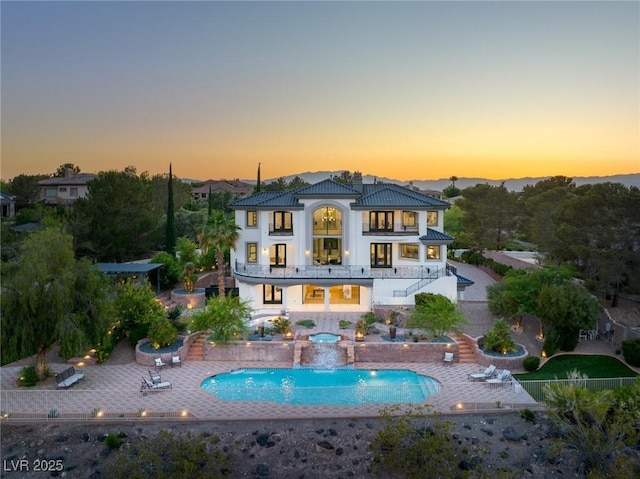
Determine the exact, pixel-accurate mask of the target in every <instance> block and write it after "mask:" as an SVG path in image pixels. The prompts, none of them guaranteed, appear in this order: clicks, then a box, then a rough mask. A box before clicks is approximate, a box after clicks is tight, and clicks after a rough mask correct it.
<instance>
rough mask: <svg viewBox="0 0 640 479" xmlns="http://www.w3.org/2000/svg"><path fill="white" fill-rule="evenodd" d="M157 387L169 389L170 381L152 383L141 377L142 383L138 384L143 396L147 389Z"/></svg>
mask: <svg viewBox="0 0 640 479" xmlns="http://www.w3.org/2000/svg"><path fill="white" fill-rule="evenodd" d="M158 389H171V383H170V382H169V381H163V382H160V383H154V382H153V381H151V380H150V379H147V378H145V377H143V378H142V385H141V386H140V392H141V393H142V395H143V396H146V395H147V390H149V391H154V390H158Z"/></svg>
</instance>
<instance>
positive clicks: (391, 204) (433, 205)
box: [351, 183, 450, 210]
mask: <svg viewBox="0 0 640 479" xmlns="http://www.w3.org/2000/svg"><path fill="white" fill-rule="evenodd" d="M363 187H364V188H363V190H364V191H363V195H362V196H361V197H360V198H358V199H357V200H356V201H355V202H354V203H351V208H352V209H354V210H364V209H371V208H413V209H422V208H424V209H427V208H430V209H445V208H448V207H449V206H450V205H449V203H447V202H446V201H442V200H439V199H438V198H434V197H433V196H427V195H425V194H423V193H420V192H417V191H413V190H410V189H408V188H405V187H403V186H399V185H395V184H392V183H377V184H366V185H363Z"/></svg>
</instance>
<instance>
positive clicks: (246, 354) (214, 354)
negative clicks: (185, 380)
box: [204, 341, 295, 366]
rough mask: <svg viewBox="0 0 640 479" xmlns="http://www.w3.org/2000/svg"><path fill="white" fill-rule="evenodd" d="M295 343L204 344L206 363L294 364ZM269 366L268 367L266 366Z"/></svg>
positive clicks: (245, 342) (246, 342) (247, 342)
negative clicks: (259, 362)
mask: <svg viewBox="0 0 640 479" xmlns="http://www.w3.org/2000/svg"><path fill="white" fill-rule="evenodd" d="M294 349H295V347H294V343H293V341H244V342H234V343H231V344H218V343H214V344H211V343H210V342H205V343H204V360H205V361H265V362H289V363H291V364H293V352H294ZM264 366H267V365H264Z"/></svg>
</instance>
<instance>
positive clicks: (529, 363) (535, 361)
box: [522, 356, 540, 372]
mask: <svg viewBox="0 0 640 479" xmlns="http://www.w3.org/2000/svg"><path fill="white" fill-rule="evenodd" d="M522 367H523V368H524V370H525V371H527V372H531V371H535V370H536V369H538V368H539V367H540V358H539V357H538V356H529V357H528V358H525V359H524V361H522Z"/></svg>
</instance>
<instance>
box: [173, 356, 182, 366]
mask: <svg viewBox="0 0 640 479" xmlns="http://www.w3.org/2000/svg"><path fill="white" fill-rule="evenodd" d="M175 365H178V366H180V367H182V361H180V356H171V367H174V366H175Z"/></svg>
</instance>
